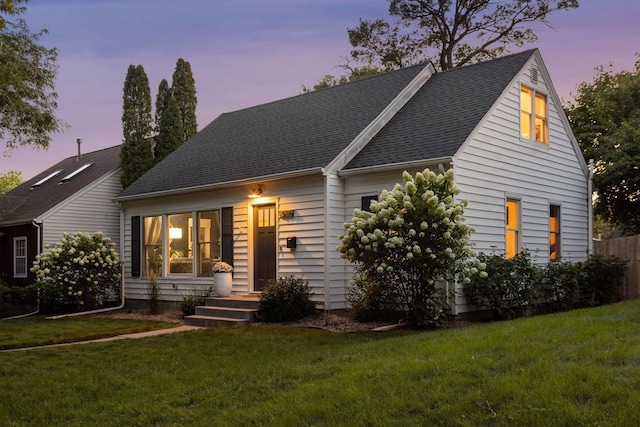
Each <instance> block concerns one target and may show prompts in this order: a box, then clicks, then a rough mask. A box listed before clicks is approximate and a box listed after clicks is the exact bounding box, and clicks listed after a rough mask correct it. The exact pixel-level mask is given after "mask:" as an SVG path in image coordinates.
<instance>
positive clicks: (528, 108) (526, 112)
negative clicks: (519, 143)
mask: <svg viewBox="0 0 640 427" xmlns="http://www.w3.org/2000/svg"><path fill="white" fill-rule="evenodd" d="M520 135H521V136H522V137H523V138H527V139H532V140H534V141H538V142H542V143H543V144H547V143H548V142H549V129H548V120H547V97H546V96H545V95H543V94H540V93H537V92H536V91H535V90H533V89H529V88H527V87H524V86H522V87H521V88H520Z"/></svg>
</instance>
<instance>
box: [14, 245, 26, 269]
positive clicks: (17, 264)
mask: <svg viewBox="0 0 640 427" xmlns="http://www.w3.org/2000/svg"><path fill="white" fill-rule="evenodd" d="M13 277H16V278H21V277H27V238H26V237H16V238H14V239H13Z"/></svg>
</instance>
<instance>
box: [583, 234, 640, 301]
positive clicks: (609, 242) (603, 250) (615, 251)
mask: <svg viewBox="0 0 640 427" xmlns="http://www.w3.org/2000/svg"><path fill="white" fill-rule="evenodd" d="M594 250H595V253H596V254H599V255H604V256H611V255H615V256H617V257H620V258H622V259H623V260H625V261H627V273H626V275H625V278H624V284H623V289H622V292H621V293H620V296H621V297H622V299H625V300H626V299H634V298H638V296H639V295H640V235H637V236H627V237H616V238H615V239H606V240H595V241H594Z"/></svg>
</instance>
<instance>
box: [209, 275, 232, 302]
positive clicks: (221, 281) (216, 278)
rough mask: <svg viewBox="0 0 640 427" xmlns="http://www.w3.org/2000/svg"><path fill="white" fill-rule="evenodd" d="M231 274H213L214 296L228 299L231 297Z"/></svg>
mask: <svg viewBox="0 0 640 427" xmlns="http://www.w3.org/2000/svg"><path fill="white" fill-rule="evenodd" d="M232 276H233V273H213V290H214V292H215V293H216V296H219V297H228V296H229V295H231V285H232V282H233V277H232Z"/></svg>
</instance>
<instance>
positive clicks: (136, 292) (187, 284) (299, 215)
mask: <svg viewBox="0 0 640 427" xmlns="http://www.w3.org/2000/svg"><path fill="white" fill-rule="evenodd" d="M263 188H264V196H265V197H263V198H260V199H255V200H254V199H249V198H248V197H247V195H248V194H249V191H250V189H251V185H249V184H247V185H246V186H244V187H238V188H234V189H225V190H215V191H206V192H200V193H194V194H188V195H183V196H171V197H162V198H158V199H147V200H142V201H136V202H126V203H125V204H124V206H125V220H124V223H125V245H124V259H125V260H131V217H132V216H135V215H140V216H142V217H144V216H149V215H162V214H167V213H182V212H192V211H203V210H211V209H219V208H223V207H233V226H234V231H233V233H234V242H233V252H234V261H233V263H234V275H233V293H234V294H246V293H248V292H251V291H252V279H253V274H252V271H251V269H252V265H253V263H252V260H251V256H252V249H251V244H252V237H251V229H252V226H251V222H252V221H251V220H252V216H253V215H252V211H251V207H252V205H254V204H268V203H275V204H276V209H277V211H278V212H279V211H283V210H293V211H294V216H293V217H292V218H279V219H278V224H277V233H278V234H277V242H278V248H277V253H278V255H277V256H278V262H277V276H278V277H279V276H287V275H296V276H302V277H303V278H304V279H306V280H308V281H309V285H310V287H311V288H312V291H313V293H314V300H316V301H318V302H322V301H323V300H324V293H325V264H324V263H325V261H324V254H325V241H324V224H325V221H324V192H323V189H324V185H323V177H322V176H320V175H318V176H315V177H308V178H297V179H289V180H280V181H272V182H266V183H263ZM294 236H295V237H296V238H297V248H296V249H287V247H286V246H287V245H286V239H287V238H288V237H294ZM158 283H159V284H160V294H161V299H163V300H167V301H181V300H182V296H183V295H185V294H186V293H188V292H189V291H190V290H191V289H192V288H200V289H204V288H206V287H208V286H210V285H211V283H212V282H211V278H207V277H202V278H199V277H195V276H185V275H180V276H177V275H168V276H166V277H160V278H158ZM125 295H126V297H127V298H130V299H147V298H148V291H147V282H146V280H145V279H144V278H137V277H131V266H130V264H125Z"/></svg>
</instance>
